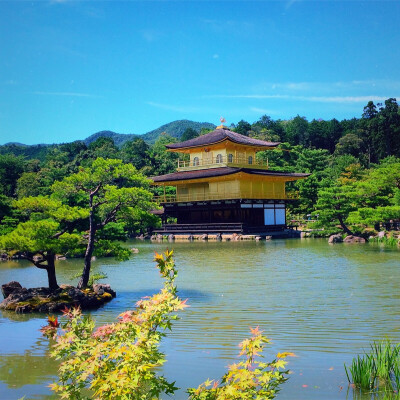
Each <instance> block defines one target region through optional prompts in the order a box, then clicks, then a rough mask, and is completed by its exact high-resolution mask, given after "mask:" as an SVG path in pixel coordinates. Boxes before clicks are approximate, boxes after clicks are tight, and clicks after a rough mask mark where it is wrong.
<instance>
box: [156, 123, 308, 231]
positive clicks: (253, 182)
mask: <svg viewBox="0 0 400 400" xmlns="http://www.w3.org/2000/svg"><path fill="white" fill-rule="evenodd" d="M279 144H280V143H279V142H266V141H263V140H258V139H253V138H250V137H247V136H244V135H241V134H239V133H236V132H232V131H230V130H229V129H228V128H226V127H225V126H222V125H221V126H219V127H217V129H215V130H214V131H212V132H210V133H208V134H206V135H203V136H198V137H196V138H194V139H190V140H187V141H185V142H181V143H171V144H169V145H167V146H166V147H167V149H168V151H173V152H178V153H184V154H188V161H178V169H177V172H174V173H171V174H166V175H161V176H156V177H152V178H151V179H152V180H153V182H154V184H155V185H160V186H163V187H164V194H163V195H162V196H160V197H159V198H158V201H159V203H160V204H161V205H162V206H163V208H164V213H163V216H162V219H163V223H164V224H163V228H162V229H161V230H158V231H159V232H164V233H228V232H229V233H235V232H236V233H258V234H261V233H265V232H268V231H272V230H283V229H284V228H285V227H286V203H287V202H288V201H290V200H293V199H294V198H296V197H297V196H296V194H294V193H292V192H287V191H286V182H289V181H295V180H298V179H302V178H305V177H307V176H308V175H309V174H302V173H290V172H279V171H272V170H270V169H269V168H268V164H267V163H263V162H259V161H258V160H257V159H256V153H257V152H258V151H263V150H271V149H274V148H275V147H277V146H278V145H279ZM166 186H174V187H175V188H176V193H175V194H174V195H168V194H166V190H165V187H166ZM168 217H172V218H176V223H174V224H166V222H167V219H168Z"/></svg>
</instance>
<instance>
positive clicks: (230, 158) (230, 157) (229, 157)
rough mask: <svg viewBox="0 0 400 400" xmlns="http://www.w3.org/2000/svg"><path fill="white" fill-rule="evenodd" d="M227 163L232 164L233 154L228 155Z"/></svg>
mask: <svg viewBox="0 0 400 400" xmlns="http://www.w3.org/2000/svg"><path fill="white" fill-rule="evenodd" d="M228 162H230V163H231V162H233V154H228Z"/></svg>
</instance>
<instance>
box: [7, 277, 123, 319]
mask: <svg viewBox="0 0 400 400" xmlns="http://www.w3.org/2000/svg"><path fill="white" fill-rule="evenodd" d="M1 291H2V293H3V296H4V300H3V301H2V302H1V303H0V309H2V310H9V311H14V312H16V313H31V312H39V313H54V312H60V311H61V310H63V309H64V308H65V307H67V308H70V307H73V306H80V307H81V309H82V310H88V309H94V308H98V307H100V306H102V305H103V304H104V303H107V302H108V301H110V300H112V299H113V298H114V297H115V296H116V293H115V292H114V290H112V289H111V288H110V285H105V284H94V285H93V287H92V288H88V289H83V290H81V289H77V288H76V287H74V286H70V285H61V286H60V288H59V289H56V290H50V289H49V288H45V287H40V288H31V289H27V288H24V287H22V286H21V284H20V283H19V282H16V281H12V282H9V283H6V284H4V285H2V286H1Z"/></svg>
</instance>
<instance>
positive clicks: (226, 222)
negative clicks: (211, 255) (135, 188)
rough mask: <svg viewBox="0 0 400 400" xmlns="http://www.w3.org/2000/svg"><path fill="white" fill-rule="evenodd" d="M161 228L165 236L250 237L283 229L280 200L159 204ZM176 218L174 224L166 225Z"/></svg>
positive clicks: (283, 216)
mask: <svg viewBox="0 0 400 400" xmlns="http://www.w3.org/2000/svg"><path fill="white" fill-rule="evenodd" d="M163 206H164V213H163V214H162V215H161V218H162V221H163V228H162V229H159V230H157V231H158V232H168V233H223V232H226V233H253V232H262V231H274V230H282V229H284V228H285V227H286V208H285V207H286V206H285V202H284V201H283V200H281V201H277V200H268V199H266V200H250V199H242V200H219V201H204V202H193V203H166V204H163ZM170 218H176V223H173V224H167V221H168V219H170Z"/></svg>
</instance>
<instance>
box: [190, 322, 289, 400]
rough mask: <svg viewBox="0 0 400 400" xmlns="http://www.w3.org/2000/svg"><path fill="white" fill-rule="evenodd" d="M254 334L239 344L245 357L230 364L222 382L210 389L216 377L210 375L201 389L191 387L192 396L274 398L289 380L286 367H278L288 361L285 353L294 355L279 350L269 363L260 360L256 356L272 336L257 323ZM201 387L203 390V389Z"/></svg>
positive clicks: (201, 398) (224, 399) (193, 398)
mask: <svg viewBox="0 0 400 400" xmlns="http://www.w3.org/2000/svg"><path fill="white" fill-rule="evenodd" d="M250 332H251V334H252V336H251V337H250V338H248V339H244V340H243V341H242V342H241V343H240V344H239V347H240V348H241V352H240V356H243V355H245V358H244V359H243V360H242V361H240V362H239V363H234V364H231V365H229V366H228V372H227V373H226V374H225V375H224V376H223V378H222V380H221V384H219V383H216V384H214V385H213V387H212V388H209V389H207V387H208V386H210V385H211V383H212V382H213V381H211V380H209V379H207V381H206V382H204V384H203V385H200V386H199V388H198V390H196V391H194V390H192V389H189V393H190V397H189V400H205V399H215V400H230V399H231V400H240V399H259V400H261V399H263V400H268V399H273V398H275V394H276V392H277V391H278V390H279V389H278V387H279V385H280V384H282V383H283V382H285V381H286V379H287V378H286V377H285V375H286V374H288V372H287V371H284V372H281V371H279V369H281V368H283V367H284V366H285V365H286V361H284V358H285V357H288V356H294V354H293V353H289V352H285V353H278V355H277V360H274V361H272V362H270V363H265V362H260V361H258V360H257V356H258V355H260V353H261V352H262V351H263V349H264V347H265V343H269V339H268V338H266V337H265V336H263V335H262V331H261V330H260V329H259V327H258V326H257V327H256V328H250ZM200 389H201V390H200Z"/></svg>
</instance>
